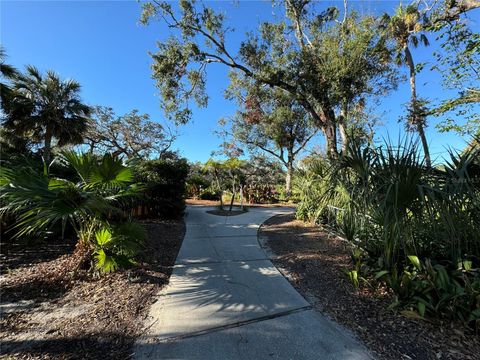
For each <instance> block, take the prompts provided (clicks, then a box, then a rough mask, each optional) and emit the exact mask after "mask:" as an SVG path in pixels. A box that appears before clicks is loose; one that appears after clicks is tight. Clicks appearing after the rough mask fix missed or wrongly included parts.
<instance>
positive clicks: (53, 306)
mask: <svg viewBox="0 0 480 360" xmlns="http://www.w3.org/2000/svg"><path fill="white" fill-rule="evenodd" d="M144 225H145V227H146V228H147V230H148V234H149V239H148V241H147V244H146V246H145V249H144V250H143V252H142V254H141V256H139V259H138V260H139V263H138V266H136V267H135V268H132V269H130V270H126V271H118V272H116V273H113V274H108V275H104V276H101V277H99V276H95V275H93V274H92V273H91V272H88V271H87V270H85V269H86V268H88V267H89V264H86V265H87V266H82V264H81V262H82V261H84V259H85V256H82V254H81V253H80V252H81V251H80V250H79V249H76V250H75V251H74V253H73V254H72V253H71V251H69V253H64V254H63V255H61V256H59V257H57V258H56V259H53V260H52V259H50V257H51V256H52V254H51V253H49V252H48V251H44V252H43V253H41V254H44V256H45V260H44V261H41V262H36V263H31V264H27V265H25V264H24V265H22V266H20V267H17V268H15V269H10V270H9V272H8V273H7V274H5V275H3V276H2V278H1V282H0V285H1V289H2V294H1V305H2V310H4V312H3V313H2V318H1V322H0V326H1V332H0V341H1V343H2V345H1V349H0V356H1V357H2V358H7V359H9V358H15V359H126V358H130V357H131V355H132V351H133V343H134V341H135V338H136V337H138V336H139V335H141V334H142V325H143V319H144V317H145V316H146V313H147V311H148V308H149V306H150V305H151V303H152V301H154V300H153V298H154V297H153V295H154V294H155V293H157V292H158V291H159V290H160V289H161V288H162V287H163V286H165V285H166V284H167V283H168V280H169V277H170V274H171V271H172V266H173V264H174V262H175V259H176V257H177V254H178V251H179V249H180V245H181V243H182V240H183V236H184V233H185V224H184V223H183V221H155V222H148V223H147V222H146V223H145V224H144ZM64 248H65V249H70V247H68V246H65V247H64ZM41 254H40V255H39V256H42V255H41ZM45 254H46V255H45ZM17 255H18V254H17ZM17 255H15V254H11V256H17ZM57 255H58V253H57ZM14 263H16V262H10V264H14ZM83 265H85V264H83ZM69 269H78V270H75V271H70V270H69Z"/></svg>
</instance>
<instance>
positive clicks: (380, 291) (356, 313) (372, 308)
mask: <svg viewBox="0 0 480 360" xmlns="http://www.w3.org/2000/svg"><path fill="white" fill-rule="evenodd" d="M259 238H260V240H261V241H262V242H263V244H264V245H266V247H267V248H269V250H270V251H271V252H272V253H273V254H274V256H273V257H272V261H273V262H274V264H275V265H276V266H277V267H278V268H279V269H280V271H282V272H283V273H284V275H285V276H286V277H287V279H288V280H289V281H290V282H291V283H292V285H293V286H295V288H296V289H297V290H298V291H299V292H300V293H301V294H303V295H304V296H305V298H306V299H307V300H309V301H310V302H311V303H312V304H313V306H314V307H315V308H316V309H318V310H319V311H321V312H323V313H325V314H327V315H328V316H329V317H331V318H333V319H334V320H335V321H336V322H338V323H340V324H342V325H343V326H344V327H346V328H349V329H350V330H352V331H353V332H354V333H355V334H356V335H357V336H358V337H359V338H360V339H361V340H362V341H363V342H364V343H365V344H366V346H368V347H369V348H370V350H371V351H372V352H373V353H374V354H375V355H377V357H378V358H380V359H388V360H397V359H451V360H454V359H455V360H459V359H479V355H478V354H480V337H479V336H477V335H475V334H472V333H468V332H467V331H466V330H465V329H462V328H461V327H460V326H456V325H454V324H441V323H439V322H438V321H436V320H417V319H411V318H406V317H403V316H401V315H400V314H398V313H396V312H393V311H392V310H388V309H387V307H388V305H389V304H391V302H392V301H393V297H392V295H391V294H390V293H389V292H388V291H387V290H386V289H384V288H372V287H369V286H366V285H365V286H362V287H361V288H360V289H359V290H356V289H355V288H354V287H353V286H352V285H351V283H350V282H349V281H348V279H347V277H346V275H345V273H344V270H346V269H349V268H351V264H350V255H349V249H348V247H347V246H348V245H347V243H346V242H345V241H343V240H342V239H339V238H338V237H336V236H335V235H334V234H331V233H328V232H326V231H324V230H322V229H321V228H319V227H317V226H311V225H307V224H305V223H303V222H301V221H298V220H295V218H294V215H293V214H288V215H278V216H275V217H273V218H271V219H269V220H267V221H266V222H265V223H264V224H263V225H262V226H261V228H260V230H259Z"/></svg>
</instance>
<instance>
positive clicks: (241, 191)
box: [240, 184, 243, 211]
mask: <svg viewBox="0 0 480 360" xmlns="http://www.w3.org/2000/svg"><path fill="white" fill-rule="evenodd" d="M240 211H243V184H240Z"/></svg>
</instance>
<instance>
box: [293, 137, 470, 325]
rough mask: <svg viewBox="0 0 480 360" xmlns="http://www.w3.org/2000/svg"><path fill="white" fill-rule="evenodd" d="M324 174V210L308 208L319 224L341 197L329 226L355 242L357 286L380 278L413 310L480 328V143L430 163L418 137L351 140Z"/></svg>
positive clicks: (410, 312) (320, 202)
mask: <svg viewBox="0 0 480 360" xmlns="http://www.w3.org/2000/svg"><path fill="white" fill-rule="evenodd" d="M315 171H316V170H315ZM315 171H314V173H315ZM316 172H318V171H316ZM322 175H323V176H322V177H321V180H319V181H320V182H319V183H317V184H318V186H317V188H318V190H319V191H318V194H317V195H316V197H317V198H318V200H317V201H316V202H317V204H318V207H317V208H314V207H313V208H312V209H309V212H310V213H311V214H314V220H318V221H319V222H321V221H322V220H323V218H322V216H321V215H320V214H329V213H330V214H331V208H332V206H330V205H329V204H335V200H338V199H341V201H340V202H339V204H335V205H336V206H335V207H334V209H336V211H335V212H334V213H333V217H334V221H332V222H330V223H333V224H334V226H336V227H337V229H338V230H339V231H340V232H342V233H343V235H344V237H345V238H346V239H347V240H349V241H350V242H351V243H352V245H353V247H354V251H353V253H352V260H353V263H354V268H353V269H352V271H350V272H349V273H348V275H349V277H350V279H351V280H352V282H353V283H354V284H356V285H357V286H358V285H359V282H360V281H362V280H364V281H365V282H367V283H370V284H372V283H374V282H375V281H382V282H383V283H385V284H386V285H387V286H388V287H389V288H390V289H391V290H392V291H393V292H394V293H395V295H396V301H395V302H394V305H395V306H402V307H403V309H405V310H404V311H405V313H406V314H408V315H411V316H421V317H423V316H425V315H428V314H430V315H435V316H441V317H446V318H454V319H459V320H461V321H463V322H464V323H466V324H468V325H470V326H474V327H480V233H479V231H478V229H480V148H479V147H478V146H473V147H471V148H470V149H468V150H466V151H464V152H462V153H457V152H451V153H450V155H449V159H448V160H446V161H445V162H444V163H443V164H442V165H439V166H436V167H428V166H425V164H424V159H423V157H422V156H421V155H420V154H419V152H418V149H417V146H416V143H414V142H410V141H405V142H403V143H401V144H400V145H399V146H393V145H390V144H387V145H385V146H383V147H382V148H375V147H370V146H360V145H357V144H355V143H353V142H352V143H351V145H350V147H349V149H348V152H347V154H345V155H343V156H342V157H341V158H340V159H339V161H338V162H337V163H335V164H334V165H333V166H331V167H330V168H329V169H328V170H325V171H324V174H322ZM313 184H315V182H313ZM313 186H315V185H313ZM345 195H346V196H345ZM339 207H342V208H343V209H339ZM300 209H302V208H300ZM337 210H338V211H337ZM301 215H302V213H300V216H301Z"/></svg>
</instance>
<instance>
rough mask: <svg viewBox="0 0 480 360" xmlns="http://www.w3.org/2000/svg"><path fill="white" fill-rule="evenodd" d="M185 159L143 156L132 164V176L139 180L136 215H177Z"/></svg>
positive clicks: (180, 208) (185, 171)
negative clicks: (133, 174)
mask: <svg viewBox="0 0 480 360" xmlns="http://www.w3.org/2000/svg"><path fill="white" fill-rule="evenodd" d="M188 171H189V166H188V163H187V160H186V159H177V158H173V159H158V160H144V161H140V162H138V163H137V164H135V165H134V173H135V180H136V181H138V182H140V183H142V184H143V189H142V196H141V202H140V204H139V207H138V208H137V210H136V212H135V215H136V216H139V217H150V218H154V217H162V218H178V217H180V216H182V215H183V212H184V210H185V192H186V188H185V186H186V179H187V176H188Z"/></svg>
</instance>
